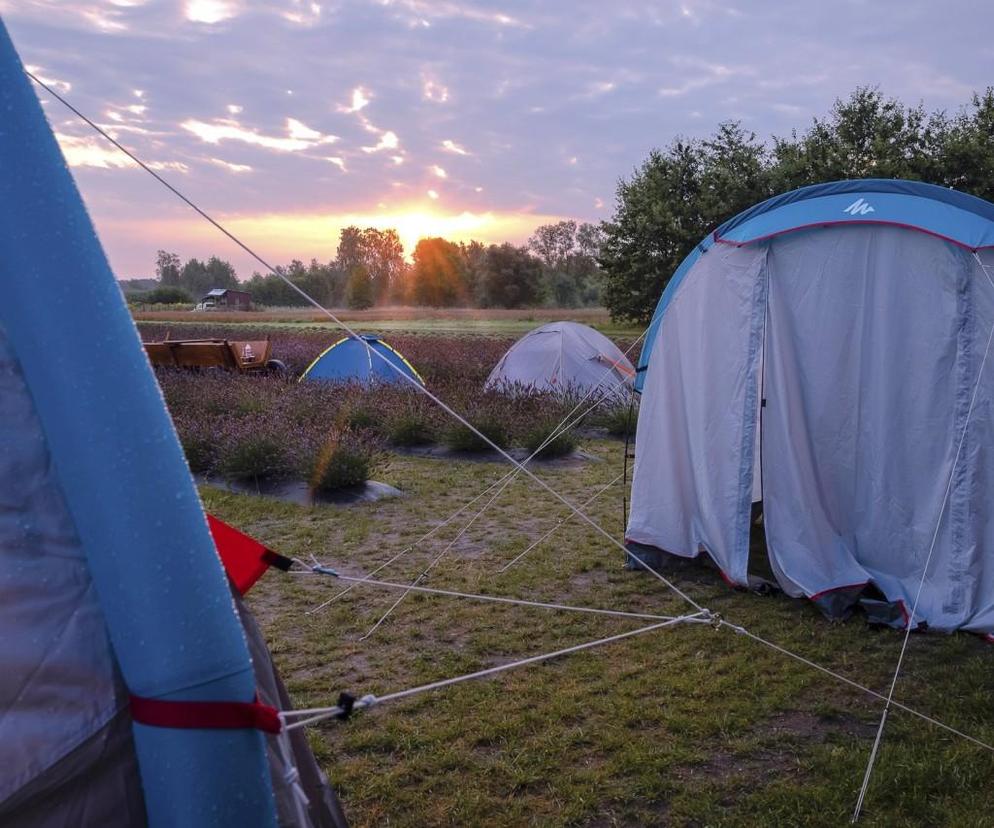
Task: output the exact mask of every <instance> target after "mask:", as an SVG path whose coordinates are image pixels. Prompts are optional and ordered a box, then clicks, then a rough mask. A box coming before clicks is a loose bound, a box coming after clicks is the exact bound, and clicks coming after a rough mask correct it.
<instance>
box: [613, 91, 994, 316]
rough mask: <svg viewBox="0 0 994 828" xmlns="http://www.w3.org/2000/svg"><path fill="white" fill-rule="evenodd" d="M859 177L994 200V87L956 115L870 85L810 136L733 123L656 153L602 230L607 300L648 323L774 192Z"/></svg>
mask: <svg viewBox="0 0 994 828" xmlns="http://www.w3.org/2000/svg"><path fill="white" fill-rule="evenodd" d="M847 178H906V179H911V180H917V181H926V182H929V183H932V184H938V185H940V186H944V187H953V188H955V189H957V190H961V191H963V192H966V193H971V194H973V195H976V196H979V197H981V198H985V199H987V200H990V201H994V88H988V89H987V91H986V92H985V93H984V94H982V95H974V96H973V98H972V100H971V101H970V103H969V104H968V105H967V106H965V107H964V108H963V109H962V110H960V111H959V112H958V113H957V114H955V115H948V114H947V113H945V112H935V113H931V114H929V113H926V112H925V110H924V108H923V107H922V106H917V107H906V106H904V105H903V104H902V103H901V102H900V101H898V100H896V99H888V98H886V97H885V96H884V95H882V94H881V92H880V91H879V90H878V89H874V88H866V87H863V88H858V89H856V90H855V91H854V92H853V93H852V94H851V95H850V96H849V98H848V99H845V100H841V99H840V100H837V101H836V102H835V105H834V106H833V108H832V110H831V112H830V113H829V115H828V116H827V117H825V118H815V119H814V121H813V123H812V124H811V126H810V127H809V128H808V129H807V130H805V131H803V132H800V133H799V132H797V131H794V132H792V133H791V135H790V136H789V137H786V138H777V137H774V138H773V139H772V142H771V143H769V144H766V143H763V142H761V141H758V140H757V138H756V135H755V134H754V133H752V132H749V131H747V130H745V129H744V128H743V127H742V125H741V123H738V122H726V123H722V124H720V125H719V126H718V128H717V130H716V131H715V132H714V133H713V134H712V135H711V136H710V137H708V138H704V139H699V140H684V139H677V140H675V141H673V142H672V143H671V144H670V145H669V146H668V147H666V148H665V149H662V150H660V149H656V150H652V151H651V152H650V153H649V156H648V158H647V159H646V160H645V161H644V162H643V164H642V165H641V166H640V167H639V168H638V169H636V170H635V171H634V172H633V174H632V175H631V177H630V178H628V179H624V180H622V181H621V182H619V184H618V189H617V194H616V205H615V211H614V216H613V217H612V218H611V219H610V220H609V221H607V222H604V223H603V224H602V226H601V229H602V231H603V243H602V246H601V248H600V255H599V259H598V261H599V264H600V266H601V268H602V271H603V280H604V282H603V283H604V290H603V295H602V298H603V302H604V304H605V305H606V307H607V308H608V309H609V310H610V312H611V315H612V317H613V318H615V319H618V320H626V321H631V322H638V323H642V324H645V323H647V322H648V321H649V320H650V319H651V318H652V313H653V311H654V310H655V307H656V303H657V302H658V300H659V297H660V295H661V294H662V292H663V289H664V288H665V287H666V283H667V282H668V281H669V278H670V276H671V275H672V274H673V271H674V270H676V268H677V267H678V266H679V265H680V262H682V261H683V259H684V258H685V257H686V256H687V254H688V253H689V252H690V251H691V250H692V249H693V248H694V245H696V244H697V243H698V242H700V241H701V239H703V238H704V237H705V236H706V235H707V234H708V233H709V232H711V231H712V230H714V229H715V228H716V227H718V225H720V224H721V223H722V222H724V221H725V220H727V219H729V218H731V217H732V216H734V215H736V214H737V213H739V212H741V211H742V210H744V209H746V208H747V207H750V206H752V205H753V204H756V203H757V202H759V201H763V200H764V199H766V198H769V197H771V196H773V195H777V194H779V193H783V192H787V191H789V190H793V189H796V188H797V187H803V186H805V185H808V184H817V183H821V182H826V181H838V180H841V179H847Z"/></svg>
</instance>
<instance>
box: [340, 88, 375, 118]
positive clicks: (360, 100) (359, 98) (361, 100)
mask: <svg viewBox="0 0 994 828" xmlns="http://www.w3.org/2000/svg"><path fill="white" fill-rule="evenodd" d="M369 101H370V92H369V91H368V90H366V89H363V88H362V87H361V86H357V87H356V88H355V89H353V90H352V103H351V105H349V106H345V105H344V104H340V105H339V107H338V111H339V112H345V113H350V112H359V111H361V110H363V109H365V108H366V107H367V106H369Z"/></svg>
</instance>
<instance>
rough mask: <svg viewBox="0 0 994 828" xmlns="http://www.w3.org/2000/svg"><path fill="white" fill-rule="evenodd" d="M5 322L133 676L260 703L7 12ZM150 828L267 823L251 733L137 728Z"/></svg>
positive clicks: (158, 414) (127, 675)
mask: <svg viewBox="0 0 994 828" xmlns="http://www.w3.org/2000/svg"><path fill="white" fill-rule="evenodd" d="M0 268H2V270H0V278H2V282H3V294H2V295H3V300H2V301H0V325H3V327H4V329H5V330H6V332H7V336H8V340H9V342H10V344H11V347H12V348H13V349H14V352H15V354H16V356H17V358H18V360H19V362H20V365H21V369H22V371H23V374H24V378H25V381H26V382H27V386H28V389H29V391H30V393H31V397H32V399H33V401H34V405H35V408H36V410H37V414H38V417H39V420H40V421H41V424H42V428H43V431H44V433H45V436H46V440H47V441H48V447H49V451H50V454H51V456H52V460H53V465H54V467H55V471H56V475H57V477H58V480H59V482H60V484H61V487H62V490H63V494H64V495H65V500H66V504H67V506H68V508H69V511H70V514H71V515H72V518H73V522H74V523H75V526H76V530H77V532H78V534H79V538H80V540H81V542H82V544H83V547H84V549H85V550H86V555H87V561H88V564H89V567H90V571H91V573H92V577H93V582H94V584H95V587H96V591H97V594H98V597H99V600H100V605H101V608H102V610H103V613H104V616H105V618H106V621H107V627H108V631H109V633H110V639H111V642H112V644H113V647H114V652H115V655H116V657H117V660H118V663H119V665H120V668H121V672H122V675H123V677H124V681H125V682H126V684H127V685H128V688H129V689H130V691H131V693H132V694H133V695H137V696H142V697H148V698H154V699H163V700H169V701H242V702H249V701H252V700H253V698H254V696H255V679H254V677H253V673H252V664H251V661H250V659H249V654H248V648H247V646H246V643H245V638H244V633H243V632H242V629H241V625H240V623H239V621H238V619H237V617H236V615H235V611H234V607H233V604H232V600H231V596H230V593H229V592H228V586H227V582H226V579H225V576H224V573H223V571H222V569H221V565H220V562H219V560H218V557H217V554H216V552H215V550H214V546H213V542H212V541H211V538H210V535H209V533H208V530H207V525H206V521H205V518H204V514H203V510H202V508H201V505H200V500H199V498H198V496H197V492H196V489H195V488H194V486H193V482H192V480H191V477H190V473H189V470H188V468H187V466H186V462H185V460H184V458H183V454H182V451H181V449H180V447H179V443H178V441H177V439H176V434H175V431H174V430H173V426H172V422H171V420H170V419H169V415H168V413H167V412H166V409H165V405H164V402H163V399H162V394H161V392H160V391H159V387H158V385H157V383H156V381H155V377H154V375H153V374H152V372H151V370H150V368H149V366H148V361H147V360H146V358H145V354H144V351H143V350H142V348H141V344H140V342H139V340H138V336H137V334H136V331H135V327H134V324H133V323H132V321H131V317H130V316H129V314H128V311H127V308H126V307H125V304H124V301H123V299H122V297H121V293H120V291H119V289H118V287H117V284H116V282H115V280H114V277H113V274H112V273H111V270H110V267H109V265H108V263H107V260H106V258H105V256H104V253H103V250H102V249H101V247H100V244H99V242H98V240H97V237H96V234H95V232H94V229H93V226H92V225H91V223H90V220H89V217H88V215H87V213H86V209H85V207H84V206H83V202H82V200H81V198H80V196H79V193H78V192H77V190H76V187H75V184H74V182H73V180H72V177H71V176H70V174H69V171H68V170H67V168H66V165H65V162H64V160H63V158H62V155H61V153H60V151H59V147H58V145H57V144H56V141H55V137H54V136H53V134H52V131H51V129H50V128H49V125H48V123H47V122H46V120H45V116H44V114H43V112H42V108H41V106H40V105H39V103H38V100H37V98H36V97H35V95H34V92H33V90H32V89H31V87H30V83H29V81H28V79H27V78H26V77H25V75H24V70H23V68H22V66H21V63H20V60H19V59H18V57H17V54H16V52H15V50H14V47H13V44H12V43H11V41H10V38H9V36H8V34H7V31H6V28H5V27H4V25H3V23H2V22H0ZM134 737H135V748H136V751H137V754H138V760H139V767H140V771H141V778H142V786H143V789H144V793H145V803H146V809H147V812H148V817H149V824H150V825H152V826H167V825H168V826H179V825H182V826H192V827H193V828H196V826H207V825H233V826H234V825H237V826H271V825H274V824H275V811H274V805H273V793H272V784H271V779H270V773H269V767H268V764H267V760H266V744H265V740H264V737H263V735H262V734H261V733H260V732H258V731H256V730H250V729H245V730H185V729H169V728H159V727H149V726H145V725H139V724H136V725H135V727H134Z"/></svg>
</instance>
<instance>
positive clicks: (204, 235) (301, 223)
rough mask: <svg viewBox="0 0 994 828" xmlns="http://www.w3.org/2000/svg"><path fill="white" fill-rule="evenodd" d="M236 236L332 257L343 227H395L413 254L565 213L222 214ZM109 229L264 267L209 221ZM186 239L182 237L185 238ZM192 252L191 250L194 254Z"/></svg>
mask: <svg viewBox="0 0 994 828" xmlns="http://www.w3.org/2000/svg"><path fill="white" fill-rule="evenodd" d="M219 218H220V219H221V220H222V222H223V224H224V225H225V226H226V227H227V228H228V229H229V230H231V231H232V232H233V233H234V234H235V235H236V236H238V237H240V238H243V239H245V240H246V241H247V242H248V243H250V244H251V245H252V246H253V247H255V248H256V249H257V250H259V251H260V252H264V255H266V256H267V258H270V259H271V260H274V261H276V262H281V261H290V260H291V259H295V258H296V259H301V260H302V261H308V260H309V259H310V258H311V257H315V258H317V259H318V260H319V261H328V260H330V259H333V258H334V256H335V250H336V249H337V247H338V237H339V234H340V233H341V231H342V228H344V227H348V226H350V225H355V226H356V227H375V228H377V229H380V230H387V229H390V228H393V229H395V230H396V231H397V234H398V235H399V236H400V240H401V242H402V243H403V245H404V254H405V256H407V257H408V258H410V256H411V253H413V251H414V248H415V246H416V245H417V243H418V240H419V239H423V238H432V237H435V236H440V237H442V238H445V239H449V240H450V241H454V242H460V241H462V242H468V241H471V240H473V239H475V240H477V241H480V242H483V243H484V244H502V243H504V242H507V241H510V242H512V243H514V244H523V243H524V242H525V241H526V240H527V238H528V237H529V236H530V235H531V234H532V233H533V232H534V231H535V228H536V227H538V226H539V225H540V224H550V223H554V222H556V221H559V220H560V219H561V218H562V217H561V216H554V215H541V214H535V213H528V212H506V213H497V212H484V213H473V212H470V211H468V210H464V211H461V212H444V211H441V210H439V209H437V207H436V205H435V204H434V203H425V202H411V203H409V204H404V205H394V206H393V208H392V209H390V208H387V209H382V208H381V209H380V210H379V211H376V210H373V211H371V212H347V213H337V214H336V213H323V214H310V213H276V214H259V215H228V216H220V217H219ZM102 229H103V231H104V232H105V233H106V234H107V235H108V238H113V237H122V238H128V239H129V241H131V242H134V241H138V240H147V242H148V244H149V245H154V244H160V242H161V239H162V238H172V239H175V240H176V241H177V245H179V244H182V248H183V250H184V255H203V256H208V255H218V256H220V257H221V258H223V259H229V260H230V261H232V262H233V263H234V264H235V267H236V268H237V270H238V275H239V277H240V278H243V279H244V278H248V277H249V276H250V275H251V273H252V269H253V268H255V269H258V265H256V264H252V263H251V262H249V261H246V260H245V259H244V257H241V254H240V252H239V251H238V250H237V249H232V248H231V247H229V246H228V245H227V244H226V242H225V241H224V239H223V238H222V237H220V236H219V235H218V234H217V233H216V232H215V231H214V230H213V228H211V227H210V226H209V225H207V224H206V223H205V222H203V221H200V220H197V219H185V218H184V219H176V220H172V221H168V220H167V221H145V220H141V219H131V220H117V221H115V220H109V221H106V222H105V223H104V226H103V228H102ZM180 240H182V241H180ZM186 251H189V252H188V253H187V252H186Z"/></svg>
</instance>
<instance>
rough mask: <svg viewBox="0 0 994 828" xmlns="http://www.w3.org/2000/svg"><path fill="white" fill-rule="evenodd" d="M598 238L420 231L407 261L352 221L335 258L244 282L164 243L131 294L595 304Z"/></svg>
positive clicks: (223, 266)
mask: <svg viewBox="0 0 994 828" xmlns="http://www.w3.org/2000/svg"><path fill="white" fill-rule="evenodd" d="M601 240H602V232H601V229H600V227H599V226H597V225H594V224H584V223H577V222H575V221H572V220H570V221H560V222H558V223H556V224H547V225H542V226H541V227H539V228H537V229H536V230H535V233H534V234H533V235H532V236H531V238H529V240H528V243H527V245H525V246H521V247H519V246H515V245H513V244H509V243H505V244H491V245H486V244H484V243H482V242H479V241H470V242H468V243H466V242H458V243H457V242H452V241H449V240H447V239H443V238H437V237H436V238H424V239H421V240H420V241H419V242H418V243H417V246H416V247H415V248H414V250H413V252H412V255H411V261H410V262H408V261H407V260H406V259H405V256H404V247H403V245H402V244H401V241H400V237H399V236H398V235H397V231H396V230H392V229H387V230H380V229H377V228H373V227H367V228H365V229H360V228H359V227H346V228H344V229H343V230H342V231H341V235H340V237H339V242H338V249H337V251H336V255H335V258H334V259H332V260H331V261H328V262H321V261H318V260H317V259H312V260H311V262H310V263H309V264H304V263H303V262H302V261H299V260H294V261H292V262H290V263H289V264H288V265H283V266H279V267H277V270H278V271H279V275H277V274H273V273H268V274H262V273H258V272H256V273H253V274H252V276H251V278H250V279H248V280H247V281H245V282H241V283H240V282H239V281H238V279H237V277H236V274H235V270H234V268H233V267H232V266H231V264H230V263H228V262H226V261H223V260H221V259H219V258H217V257H216V256H212V257H211V258H210V259H208V260H207V261H206V262H202V261H199V260H198V259H190V260H189V261H188V262H186V264H182V263H181V260H180V258H179V256H178V255H177V254H175V253H172V252H169V251H165V250H160V251H158V253H157V255H156V270H155V272H156V282H155V289H154V290H151V291H146V292H142V293H134V294H133V296H134V298H136V299H140V300H141V301H144V302H148V303H181V302H185V303H190V302H193V301H196V300H198V299H200V298H201V297H202V296H203V295H204V294H205V293H206V292H207V291H208V290H211V289H213V288H237V289H240V290H247V291H248V292H249V293H251V295H252V300H253V302H255V303H256V304H259V305H264V306H269V307H295V306H296V307H299V306H305V305H307V304H308V302H307V300H306V299H305V298H304V297H303V295H302V294H301V293H300V292H299V291H302V292H303V293H306V294H307V295H308V296H310V297H312V298H313V299H315V300H316V301H317V302H319V303H321V304H322V305H325V306H328V307H342V306H348V307H350V308H354V309H364V308H370V307H373V306H374V305H424V306H431V307H483V308H487V307H497V308H519V307H530V306H537V305H542V304H553V305H556V306H560V307H579V306H584V305H597V304H599V302H600V298H601V286H602V285H601V271H600V266H599V265H598V256H599V255H600V244H601ZM141 282H142V284H143V286H144V284H145V280H141ZM287 282H290V283H291V284H288V283H287ZM291 285H293V286H296V288H299V291H298V290H295V289H294V287H293V286H291Z"/></svg>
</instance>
